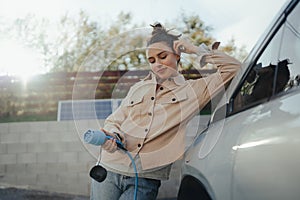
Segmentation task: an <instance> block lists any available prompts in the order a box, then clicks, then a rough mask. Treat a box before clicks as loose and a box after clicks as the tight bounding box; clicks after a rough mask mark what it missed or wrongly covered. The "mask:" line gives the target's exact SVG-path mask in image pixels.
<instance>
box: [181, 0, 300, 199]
mask: <svg viewBox="0 0 300 200" xmlns="http://www.w3.org/2000/svg"><path fill="white" fill-rule="evenodd" d="M266 12H267V8H266ZM299 19H300V3H299V0H291V1H288V2H287V3H286V4H285V5H284V7H283V8H282V9H281V11H280V12H279V13H278V15H277V16H276V18H275V19H274V20H273V22H272V24H271V25H270V26H269V27H268V28H267V30H266V31H265V33H264V35H263V36H262V37H261V39H260V40H259V41H258V43H257V44H256V45H255V47H254V48H253V50H252V51H251V52H250V54H249V56H248V57H247V59H246V60H245V62H244V63H243V66H242V69H241V70H240V72H239V74H238V75H237V76H236V77H235V78H234V79H233V80H232V82H231V84H230V86H229V87H228V89H227V90H226V92H225V94H224V95H223V97H222V98H220V100H219V101H220V102H219V104H218V106H217V108H216V109H215V110H214V112H213V113H212V116H211V120H210V123H209V125H208V127H207V128H206V130H204V131H202V132H200V133H198V134H197V136H196V137H195V139H194V141H193V143H192V145H191V146H190V147H189V148H188V150H187V152H186V154H185V157H184V160H183V167H182V171H181V172H182V173H181V184H180V188H179V192H178V200H183V199H184V200H194V199H197V200H198V199H213V200H268V199H270V200H277V199H278V200H279V199H280V200H283V199H284V200H299V199H300V86H299V84H300V20H299Z"/></svg>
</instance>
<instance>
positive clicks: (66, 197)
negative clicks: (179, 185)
mask: <svg viewBox="0 0 300 200" xmlns="http://www.w3.org/2000/svg"><path fill="white" fill-rule="evenodd" d="M0 200H89V197H87V196H78V195H70V194H60V193H54V192H45V191H37V190H26V189H19V188H0ZM159 200H176V198H169V199H159Z"/></svg>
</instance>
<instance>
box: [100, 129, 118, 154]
mask: <svg viewBox="0 0 300 200" xmlns="http://www.w3.org/2000/svg"><path fill="white" fill-rule="evenodd" d="M101 131H103V132H104V133H105V134H106V135H110V136H112V137H114V134H112V133H109V132H108V131H106V130H104V129H101ZM102 148H103V149H104V150H105V151H107V152H109V153H114V152H115V151H116V150H117V149H118V147H117V143H116V139H109V140H106V142H105V143H104V144H103V145H102Z"/></svg>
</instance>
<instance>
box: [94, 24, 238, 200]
mask: <svg viewBox="0 0 300 200" xmlns="http://www.w3.org/2000/svg"><path fill="white" fill-rule="evenodd" d="M152 27H153V32H152V36H151V37H150V39H149V40H148V42H147V48H146V55H147V59H148V61H149V64H150V67H151V72H150V73H149V75H148V76H146V77H145V78H144V79H143V80H141V81H140V82H138V83H136V84H135V85H133V86H132V87H131V89H130V90H129V92H128V95H127V96H126V98H124V100H123V101H122V103H121V105H120V106H119V108H118V109H117V110H116V111H115V112H114V113H112V114H111V115H110V116H109V117H108V118H107V119H106V121H105V123H104V127H103V129H102V130H103V131H104V132H105V133H106V134H107V135H111V136H116V135H118V136H119V137H120V138H121V140H122V142H124V144H125V145H126V148H127V150H128V151H129V152H130V154H131V155H132V157H134V161H135V164H136V166H137V171H138V192H137V198H138V199H139V200H143V199H144V200H152V199H156V197H157V194H158V190H159V187H160V184H161V180H166V179H168V177H169V174H170V169H171V165H172V163H174V162H175V161H176V160H178V159H180V158H181V157H182V155H183V153H184V149H185V130H186V125H187V123H188V122H189V120H190V119H191V118H192V117H193V116H194V115H195V114H197V113H198V112H199V110H200V109H202V108H203V107H204V106H205V105H206V104H207V103H208V102H209V101H210V99H211V98H212V96H214V95H215V94H216V93H217V92H218V91H219V90H220V89H222V88H223V87H224V84H226V83H228V82H229V81H230V80H231V79H232V78H233V77H234V75H235V74H236V72H237V71H238V70H239V68H240V62H239V61H237V60H236V59H234V58H232V57H230V56H228V55H226V54H225V53H223V52H221V51H219V50H216V49H215V48H209V49H203V48H202V47H197V46H195V45H193V44H192V43H190V42H189V41H187V40H183V39H180V35H179V36H177V35H173V34H170V33H169V32H168V31H167V30H166V29H165V28H164V27H163V26H162V25H161V24H159V23H158V24H156V25H153V26H152ZM182 53H187V54H196V55H198V56H200V57H201V58H202V59H201V60H202V61H205V62H206V63H211V64H214V65H216V66H217V67H218V70H217V72H216V73H214V74H211V75H209V76H208V77H205V78H200V79H197V80H187V81H186V80H185V79H184V77H183V76H182V75H181V74H180V73H179V72H178V63H179V62H180V55H181V54H182ZM102 149H103V151H102V153H101V164H102V165H103V166H104V167H105V168H106V169H107V171H108V174H107V177H106V179H105V180H104V181H103V182H101V183H99V182H96V181H93V182H92V187H91V190H92V191H91V199H101V200H117V199H124V200H125V199H126V200H127V199H133V196H134V189H135V173H134V172H135V171H134V167H133V165H132V163H131V160H130V159H129V158H128V156H127V155H126V154H125V153H124V152H122V151H119V150H117V144H116V142H115V140H114V139H112V140H108V141H106V143H105V144H104V145H103V146H102Z"/></svg>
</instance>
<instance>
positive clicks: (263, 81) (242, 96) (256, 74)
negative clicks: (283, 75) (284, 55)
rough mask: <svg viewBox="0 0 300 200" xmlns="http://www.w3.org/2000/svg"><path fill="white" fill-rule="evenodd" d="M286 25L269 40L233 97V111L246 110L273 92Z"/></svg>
mask: <svg viewBox="0 0 300 200" xmlns="http://www.w3.org/2000/svg"><path fill="white" fill-rule="evenodd" d="M283 29H284V27H281V28H280V29H279V30H278V31H277V33H276V35H275V36H274V37H273V38H272V40H271V41H270V42H269V44H268V45H267V47H266V48H265V50H264V52H263V53H262V54H261V56H260V57H259V59H258V60H257V61H256V62H255V63H254V65H253V66H252V68H251V70H250V71H249V72H248V74H247V76H246V77H245V79H244V82H243V83H242V84H241V87H240V89H239V91H238V92H237V93H236V96H235V97H234V98H233V101H234V102H233V112H238V111H240V110H244V109H246V108H247V107H252V106H254V105H257V104H259V103H261V102H263V101H267V100H268V99H269V98H270V97H271V96H272V92H273V82H274V77H275V68H276V66H277V64H278V56H279V49H280V44H281V39H282V33H283Z"/></svg>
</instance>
